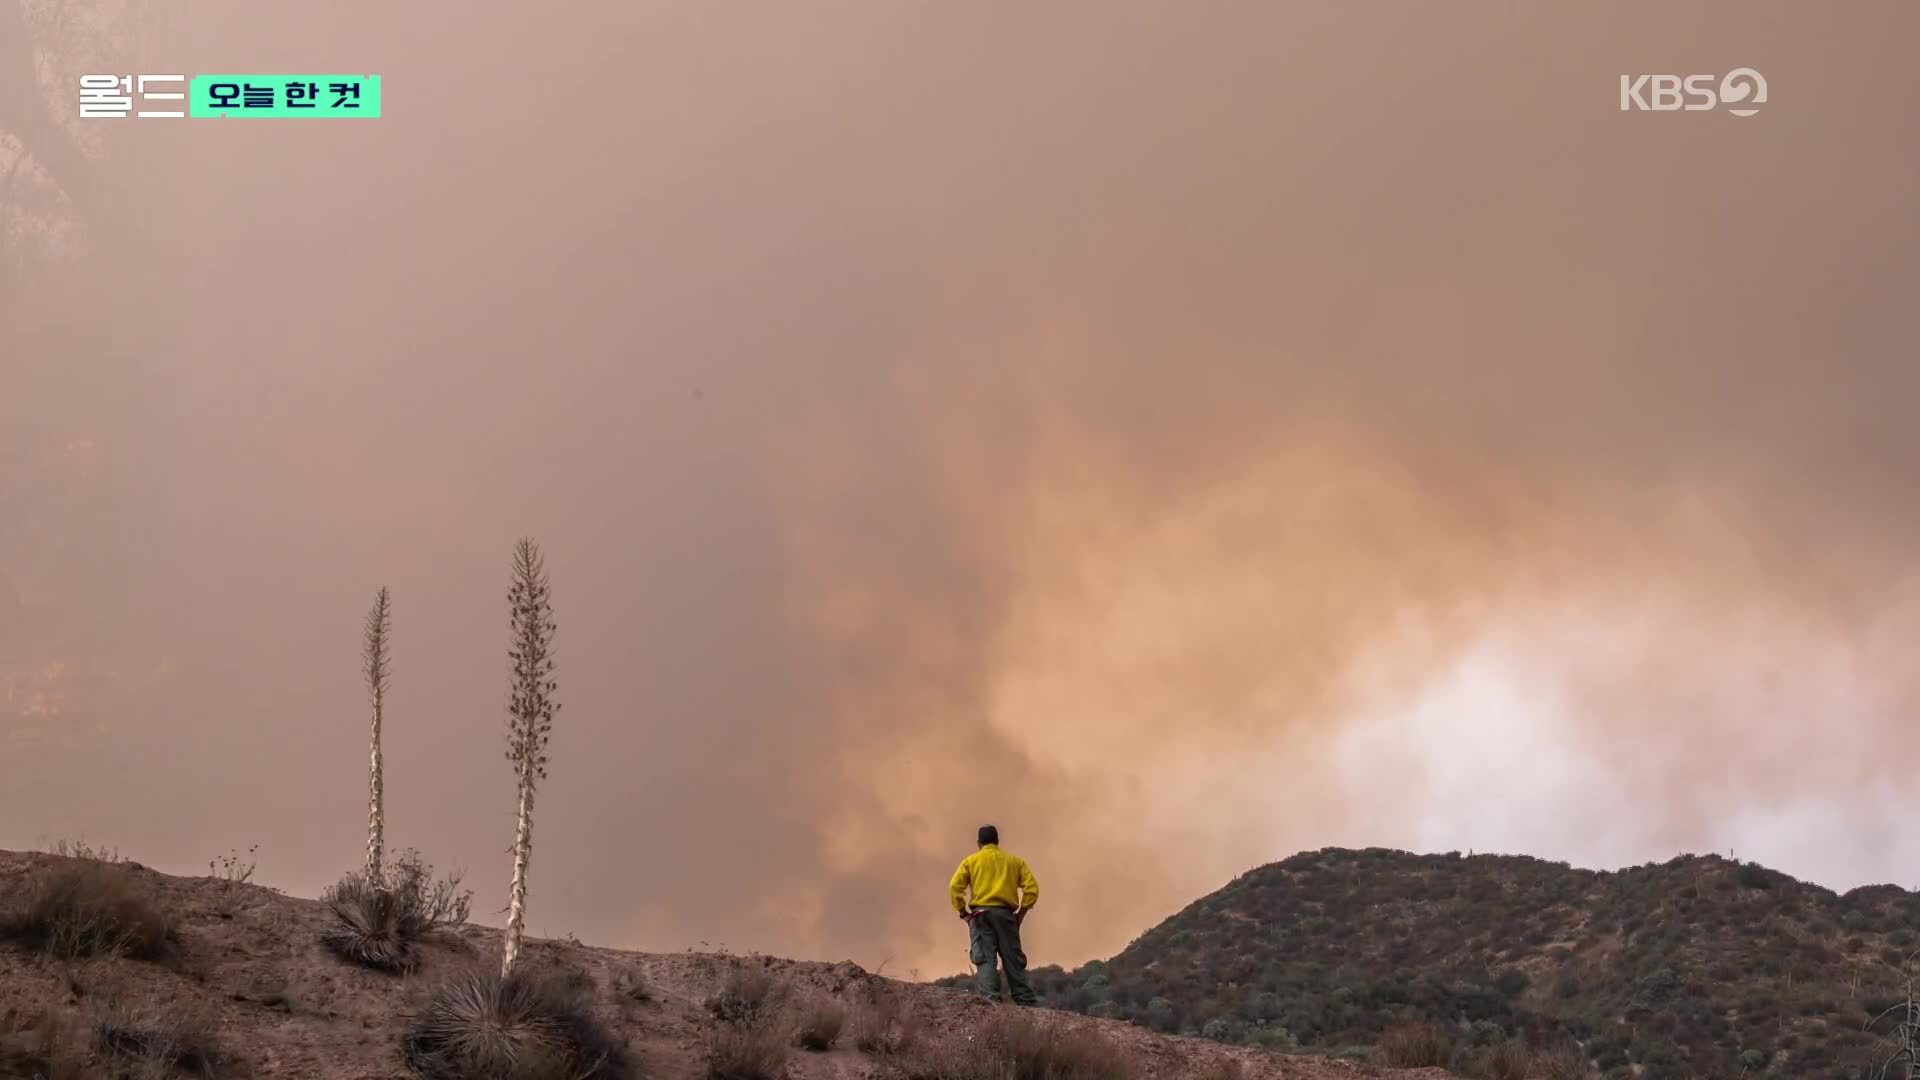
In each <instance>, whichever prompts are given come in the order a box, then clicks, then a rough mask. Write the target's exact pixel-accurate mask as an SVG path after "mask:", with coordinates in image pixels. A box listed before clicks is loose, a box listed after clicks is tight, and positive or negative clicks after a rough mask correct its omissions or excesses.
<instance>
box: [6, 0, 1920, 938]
mask: <svg viewBox="0 0 1920 1080" xmlns="http://www.w3.org/2000/svg"><path fill="white" fill-rule="evenodd" d="M15 9H17V12H16V10H15ZM1915 40H1920V9H1916V8H1915V7H1913V6H1912V5H1909V4H1901V3H1862V4H1849V5H1843V6H1842V5H1825V6H1818V7H1816V6H1813V5H1791V6H1790V5H1767V4H1759V5H1756V4H1731V3H1713V4H1697V5H1686V6H1683V7H1674V6H1671V5H1655V4H1626V5H1607V6H1604V7H1602V6H1579V7H1574V6H1565V5H1554V6H1546V5H1522V4H1494V3H1476V4H1450V5H1414V4H1385V3H1381V4H1339V5H1335V4H1281V3H1223V4H1207V5H1177V4H1155V3H1140V4H1114V3H1094V2H1066V3H1054V4H1041V5H1029V4H1013V3H1000V4H934V3H901V4H879V3H865V4H831V3H826V4H807V5H787V6H779V7H776V6H770V5H763V4H762V5H751V4H740V5H732V4H705V3H702V4H690V3H678V4H614V3H603V2H582V3H572V4H564V5H546V6H545V7H542V8H540V9H539V10H535V9H533V8H529V7H528V6H527V5H523V4H495V3H470V4H451V3H413V4H403V5H396V4H388V3H373V2H357V3H333V4H324V5H323V4H306V5H282V4H274V5H262V4H244V3H238V2H217V3H216V2H211V0H206V2H196V3H193V4H158V3H154V4H140V3H131V2H130V3H125V4H114V3H109V2H100V3H90V4H72V5H68V4H54V3H50V2H48V0H28V2H26V3H21V2H20V0H0V131H4V132H5V133H6V134H5V136H4V138H0V192H4V194H0V206H3V207H4V214H5V218H4V224H5V233H4V237H5V243H6V246H5V249H4V256H5V258H4V267H3V268H0V273H3V274H4V276H3V277H0V290H4V291H0V723H4V727H0V845H4V846H8V847H27V846H32V845H35V844H37V843H45V842H48V841H50V840H53V839H58V838H83V839H86V840H89V841H93V842H97V843H109V844H114V845H117V846H119V848H120V849H121V850H122V851H123V852H124V853H126V854H127V855H129V856H130V857H133V858H137V859H139V860H141V861H143V862H146V863H148V864H150V865H154V866H156V867H159V868H162V869H167V870H173V871H176V872H193V871H195V870H196V869H197V868H199V867H201V866H204V865H205V864H206V862H207V860H209V859H211V858H213V857H214V856H216V855H219V854H223V853H225V852H227V851H228V850H229V849H233V848H239V849H242V850H244V849H246V848H247V847H248V846H250V845H255V844H257V845H259V852H258V858H259V863H260V865H259V877H260V879H261V880H263V881H265V882H266V883H269V884H273V885H276V886H279V887H281V888H284V889H286V890H288V891H290V892H297V893H303V894H312V893H315V892H317V891H318V890H320V889H321V888H323V887H325V886H326V885H327V884H328V883H329V882H330V881H332V880H333V879H334V878H335V877H336V876H337V875H338V874H340V873H342V872H343V871H345V870H347V869H349V868H350V867H352V866H353V865H354V864H355V862H356V860H357V859H358V858H360V857H361V853H362V851H363V850H364V836H363V833H362V829H363V825H364V821H365V790H366V789H365V768H366V745H365V740H366V712H367V707H366V703H365V695H364V692H363V688H362V686H361V684H360V682H359V679H358V677H357V663H358V648H359V630H360V620H361V618H362V616H363V614H364V612H365V609H366V607H367V605H368V604H369V602H370V601H371V598H372V595H373V592H374V590H375V589H376V588H377V587H378V586H381V585H387V586H390V587H391V588H392V590H393V594H394V599H395V622H394V639H395V671H396V674H395V682H394V688H393V690H392V692H391V695H390V698H389V702H388V710H387V718H386V766H387V774H386V781H387V782H386V790H387V799H388V830H389V832H388V844H389V846H390V847H407V846H412V847H418V848H420V849H422V850H423V851H424V852H425V853H426V854H427V855H428V856H429V857H430V858H432V859H434V860H435V861H437V862H438V863H440V864H441V865H443V866H445V865H449V864H452V865H458V866H462V867H464V868H465V869H466V870H467V871H468V874H469V876H470V878H471V881H472V883H473V884H474V885H475V887H476V888H477V889H478V890H479V897H478V904H477V907H478V908H479V909H481V911H482V912H484V913H486V917H488V918H492V917H493V916H492V914H491V913H492V912H493V911H494V910H495V909H496V908H498V907H500V906H502V905H503V904H504V898H505V891H506V890H505V886H506V879H507V874H508V860H507V856H506V854H505V851H506V848H507V846H508V844H509V843H510V839H511V829H512V816H513V811H514V797H513V791H512V784H511V777H510V772H509V768H508V766H507V764H506V763H505V762H504V761H503V760H502V752H503V749H504V744H503V740H502V727H503V723H502V721H503V716H502V712H503V701H504V695H505V690H506V676H507V671H506V663H505V655H504V654H505V649H506V618H505V612H504V603H503V597H504V592H505V587H506V571H507V560H508V555H509V551H510V546H511V544H512V542H513V540H514V539H515V538H516V537H517V536H519V535H521V534H531V535H533V536H535V537H537V538H538V539H539V540H540V541H541V542H542V543H543V545H544V547H545V549H546V552H547V555H548V558H549V561H550V566H551V570H552V574H553V585H554V596H555V608H556V614H557V617H558V620H559V624H560V631H559V641H558V644H559V662H560V667H559V672H558V676H559V680H560V698H561V700H562V701H563V703H564V705H565V709H564V711H563V712H562V713H561V714H560V717H559V719H558V721H557V723H556V727H555V730H554V736H553V745H552V754H553V764H552V768H551V777H550V779H549V781H548V782H547V784H546V786H545V787H544V789H543V790H542V793H541V796H540V800H539V803H538V813H537V817H536V820H535V828H534V840H535V844H534V858H533V863H532V876H531V893H530V907H529V912H530V915H529V918H530V927H531V930H532V932H534V933H536V934H543V935H555V936H557V935H561V934H564V933H568V932H572V933H576V934H578V935H579V936H580V937H581V938H583V939H587V940H593V941H598V942H603V943H606V944H611V945H621V946H628V947H633V948H645V949H662V950H671V949H679V948H682V947H688V946H693V947H699V945H700V944H701V943H703V942H704V943H708V944H710V945H725V946H727V947H730V948H732V949H735V950H749V949H755V950H765V951H770V952H777V953H781V954H787V955H794V956H800V957H810V958H823V959H830V960H838V959H843V958H851V959H854V960H856V961H858V962H860V963H862V964H865V965H867V966H868V967H876V966H879V965H880V964H881V963H882V962H885V963H887V965H888V968H887V970H888V971H889V972H890V973H892V972H899V973H906V972H908V971H916V970H917V971H919V972H920V973H921V974H923V975H927V976H932V975H936V974H944V973H947V972H950V971H953V970H957V969H959V968H960V967H962V966H963V964H964V960H963V955H962V949H963V941H962V937H961V935H960V933H959V929H958V927H957V925H956V924H955V923H954V921H953V920H952V917H951V915H950V913H949V912H948V910H947V908H946V906H945V905H946V900H945V895H944V889H945V885H946V880H947V876H948V875H949V874H950V873H951V871H952V868H953V866H954V864H955V863H956V862H957V860H958V859H959V858H960V857H961V856H963V855H964V854H965V853H966V852H967V850H969V848H970V847H971V844H972V831H973V828H974V827H975V826H976V825H978V824H980V823H981V822H982V821H993V822H995V823H997V824H998V825H999V826H1000V827H1001V828H1002V830H1003V833H1004V835H1005V837H1006V839H1007V843H1008V846H1009V847H1011V848H1013V849H1014V850H1016V851H1018V852H1020V853H1021V854H1023V855H1025V856H1026V857H1027V858H1028V859H1030V860H1031V861H1032V862H1033V864H1034V866H1035V868H1036V870H1037V872H1038V874H1039V876H1040V879H1041V880H1042V882H1044V885H1045V900H1044V901H1043V904H1042V911H1041V914H1039V915H1038V916H1036V918H1035V921H1034V922H1033V923H1031V924H1030V930H1029V937H1030V939H1031V940H1030V943H1029V944H1030V949H1031V952H1032V953H1033V954H1034V956H1035V958H1036V960H1038V961H1039V962H1043V963H1044V962H1060V963H1067V964H1073V963H1078V962H1080V961H1084V960H1086V959H1089V958H1092V957H1095V956H1103V955H1109V954H1111V953H1113V952H1114V951H1117V950H1118V949H1120V948H1121V947H1123V946H1125V945H1126V944H1127V942H1128V941H1129V940H1130V939H1131V938H1132V937H1133V936H1135V935H1136V934H1138V933H1139V932H1141V931H1143V930H1144V929H1146V928H1148V927H1149V926H1151V925H1152V924H1154V923H1155V922H1157V921H1158V920H1160V919H1161V918H1163V917H1165V916H1166V915H1168V914H1170V913H1172V912H1173V911H1175V910H1177V909H1178V908H1179V907H1181V906H1182V905H1184V904H1185V903H1187V902H1188V901H1190V900H1192V899H1194V898H1196V897H1198V896H1200V895H1202V894H1204V893H1206V892H1208V891H1211V890H1212V889H1214V888H1216V887H1218V886H1219V885H1221V884H1222V883H1224V882H1225V881H1226V880H1227V879H1229V878H1230V877H1232V876H1233V875H1234V874H1236V873H1238V872H1240V871H1242V870H1245V869H1247V868H1249V867H1251V866H1253V865H1256V864H1259V863H1262V862H1265V861H1269V860H1272V859H1276V858H1281V857H1284V856H1286V855H1288V854H1291V853H1292V852H1295V851H1298V850H1300V849H1303V848H1317V847H1321V846H1326V845H1374V844H1377V845H1388V846H1399V847H1409V848H1416V849H1428V850H1449V849H1461V850H1465V849H1469V848H1472V849H1478V850H1483V851H1485V850H1500V851H1519V852H1527V853H1531V854H1536V855H1540V856H1543V857H1547V858H1554V859H1566V860H1571V861H1573V862H1576V863H1579V864H1583V865H1591V866H1607V867H1611V866H1619V865H1623V864H1628V863H1635V862H1641V861H1645V860H1648V859H1656V858H1658V859H1664V858H1667V857H1670V856H1672V855H1674V854H1676V853H1679V852H1681V851H1689V850H1691V851H1709V850H1717V851H1722V852H1725V851H1728V850H1732V851H1733V852H1734V853H1735V854H1736V855H1738V856H1740V857H1743V858H1754V859H1759V860H1761V861H1763V862H1766V863H1769V864H1771V865H1775V866H1778V867H1780V868H1782V869H1785V870H1787V871H1789V872H1791V873H1795V874H1797V875H1800V876H1803V877H1808V878H1811V879H1813V880H1817V881H1819V882H1821V883H1824V884H1827V885H1831V886H1835V887H1848V886H1852V885H1857V884H1862V883H1867V882H1878V881H1896V882H1900V883H1902V884H1913V883H1914V881H1913V875H1912V873H1911V872H1910V868H1911V866H1912V865H1913V863H1914V860H1915V859H1916V858H1917V857H1920V846H1917V845H1916V842H1915V841H1914V840H1913V839H1912V838H1911V837H1910V836H1909V835H1907V834H1906V833H1905V832H1904V831H1903V830H1902V829H1901V828H1900V825H1899V818H1898V817H1897V816H1896V811H1897V810H1898V809H1899V808H1900V805H1901V800H1900V795H1901V794H1902V792H1903V788H1904V787H1905V784H1904V783H1903V781H1904V780H1905V776H1904V770H1903V768H1902V765H1903V763H1904V762H1905V761H1906V760H1907V759H1908V758H1909V757H1911V755H1912V754H1913V753H1914V751H1915V750H1916V749H1920V737H1917V736H1916V734H1915V729H1916V725H1917V724H1920V708H1917V706H1920V676H1916V674H1915V671H1916V669H1915V666H1914V662H1913V659H1914V656H1915V655H1916V646H1920V573H1916V571H1920V555H1917V554H1916V552H1920V545H1917V544H1916V541H1920V425H1916V423H1915V419H1914V417H1915V409H1916V405H1920V305H1917V304H1916V303H1915V294H1916V286H1917V285H1920V265H1917V263H1920V256H1917V255H1916V252H1920V203H1916V200H1915V192H1916V191H1920V143H1916V142H1915V140H1914V138H1913V134H1914V132H1915V130H1916V128H1915V122H1914V121H1915V117H1916V115H1920V79H1917V78H1916V77H1915V75H1914V74H1913V72H1912V67H1911V65H1910V64H1909V63H1908V60H1909V59H1910V57H1909V55H1908V54H1909V53H1910V51H1911V43H1912V42H1913V41H1915ZM1737 66H1748V67H1753V68H1756V69H1758V70H1759V71H1761V72H1762V73H1764V75H1765V76H1766V77H1767V79H1768V81H1769V84H1770V98H1769V100H1768V102H1767V103H1766V104H1765V106H1764V107H1763V108H1762V110H1761V111H1760V113H1759V114H1758V115H1756V116H1753V117H1749V118H1739V117H1734V116H1731V115H1728V114H1727V113H1725V112H1724V111H1720V110H1714V111H1706V112H1677V113H1646V112H1622V111H1620V108H1619V89H1618V82H1619V76H1620V75H1621V74H1622V73H1636V72H1674V73H1680V74H1685V73H1692V72H1714V73H1717V72H1723V71H1726V70H1729V69H1731V68H1733V67H1737ZM102 70H104V71H120V72H184V73H187V74H196V73H202V72H232V71H240V72H247V71H254V72H306V71H314V72H336V71H369V72H377V73H379V74H380V75H381V76H382V80H383V86H384V98H385V103H384V105H385V115H384V116H382V117H381V118H380V119H379V120H377V121H361V122H350V121H348V122H337V123H328V124H302V123H296V122H274V121H252V122H247V121H242V120H224V121H221V120H182V121H136V120H133V119H128V120H124V121H87V122H84V123H83V122H81V121H79V120H78V119H77V117H76V114H77V105H76V94H75V92H74V91H73V88H74V87H75V85H76V80H77V76H78V74H80V73H82V72H88V71H102Z"/></svg>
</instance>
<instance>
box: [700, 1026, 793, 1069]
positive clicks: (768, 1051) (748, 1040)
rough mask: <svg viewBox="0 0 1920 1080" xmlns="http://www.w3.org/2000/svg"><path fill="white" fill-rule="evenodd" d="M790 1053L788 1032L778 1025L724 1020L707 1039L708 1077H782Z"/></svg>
mask: <svg viewBox="0 0 1920 1080" xmlns="http://www.w3.org/2000/svg"><path fill="white" fill-rule="evenodd" d="M787 1056H788V1050H787V1032H786V1031H784V1030H782V1029H781V1028H780V1027H779V1026H777V1025H775V1024H772V1023H767V1022H764V1021H763V1022H759V1023H749V1024H736V1023H729V1024H723V1025H721V1027H720V1029H719V1030H718V1031H716V1032H714V1034H713V1037H712V1038H711V1040H709V1042H708V1051H707V1080H780V1078H781V1077H784V1076H785V1075H786V1074H787Z"/></svg>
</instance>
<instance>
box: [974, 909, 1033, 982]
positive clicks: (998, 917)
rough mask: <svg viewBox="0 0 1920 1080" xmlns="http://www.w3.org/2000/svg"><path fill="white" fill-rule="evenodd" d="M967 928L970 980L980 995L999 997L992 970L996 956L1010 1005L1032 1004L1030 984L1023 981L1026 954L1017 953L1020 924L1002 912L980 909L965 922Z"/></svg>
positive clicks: (1004, 910)
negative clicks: (978, 989)
mask: <svg viewBox="0 0 1920 1080" xmlns="http://www.w3.org/2000/svg"><path fill="white" fill-rule="evenodd" d="M968 926H969V928H970V929H969V934H970V937H971V939H972V940H971V941H969V943H968V945H969V948H970V950H971V952H972V958H973V973H974V979H975V981H976V982H977V983H978V984H979V987H980V992H981V993H983V994H985V995H987V996H988V997H993V998H997V997H999V996H1000V980H999V979H998V978H996V977H995V975H994V970H993V959H994V956H995V955H996V954H997V955H998V956H999V958H1000V966H1001V968H1002V969H1003V970H1005V971H1006V973H1007V989H1008V990H1010V991H1012V993H1013V1003H1014V1004H1015V1005H1032V1004H1035V1002H1036V1001H1037V999H1036V998H1035V997H1034V993H1033V984H1032V983H1030V982H1028V981H1027V954H1026V953H1024V952H1022V951H1020V924H1019V923H1016V922H1014V921H1013V912H1011V911H1008V910H1007V909H1006V908H998V907H989V908H981V909H980V910H979V912H978V913H977V914H975V915H974V917H973V918H972V919H971V920H969V921H968Z"/></svg>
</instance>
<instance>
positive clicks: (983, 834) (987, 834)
mask: <svg viewBox="0 0 1920 1080" xmlns="http://www.w3.org/2000/svg"><path fill="white" fill-rule="evenodd" d="M999 842H1000V830H999V829H996V828H994V827H993V826H991V825H982V826H980V843H981V846H983V847H984V846H985V845H987V844H997V843H999Z"/></svg>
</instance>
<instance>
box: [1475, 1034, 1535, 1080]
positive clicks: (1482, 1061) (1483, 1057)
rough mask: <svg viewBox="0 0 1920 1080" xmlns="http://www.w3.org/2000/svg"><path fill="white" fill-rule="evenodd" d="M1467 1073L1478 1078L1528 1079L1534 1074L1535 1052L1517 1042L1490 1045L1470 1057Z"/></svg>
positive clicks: (1478, 1079) (1481, 1079) (1497, 1079)
mask: <svg viewBox="0 0 1920 1080" xmlns="http://www.w3.org/2000/svg"><path fill="white" fill-rule="evenodd" d="M1467 1075H1468V1076H1471V1077H1475V1078H1476V1080H1527V1078H1528V1077H1529V1076H1531V1075H1533V1054H1532V1053H1530V1052H1529V1051H1528V1050H1527V1048H1526V1047H1525V1046H1523V1045H1522V1044H1520V1043H1517V1042H1506V1043H1501V1044H1500V1045H1498V1046H1489V1047H1486V1048H1485V1049H1482V1050H1477V1051H1475V1052H1474V1053H1473V1055H1472V1056H1471V1057H1470V1058H1468V1060H1467Z"/></svg>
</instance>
